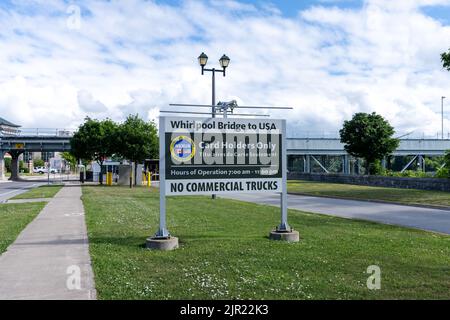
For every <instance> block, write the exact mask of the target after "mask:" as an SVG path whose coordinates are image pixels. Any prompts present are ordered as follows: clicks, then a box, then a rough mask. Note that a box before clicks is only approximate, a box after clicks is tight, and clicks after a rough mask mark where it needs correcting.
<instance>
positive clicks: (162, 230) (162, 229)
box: [156, 119, 170, 239]
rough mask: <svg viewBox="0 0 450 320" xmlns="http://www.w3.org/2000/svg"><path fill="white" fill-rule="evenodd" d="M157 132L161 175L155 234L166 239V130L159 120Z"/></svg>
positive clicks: (167, 233) (163, 123) (167, 234)
mask: <svg viewBox="0 0 450 320" xmlns="http://www.w3.org/2000/svg"><path fill="white" fill-rule="evenodd" d="M159 132H160V139H159V154H160V155H161V157H160V159H159V172H161V173H162V174H161V175H160V180H159V229H158V232H157V233H156V238H162V239H166V238H169V237H170V234H169V231H167V227H166V175H165V172H166V155H165V148H166V137H165V134H164V132H166V130H165V121H163V120H162V121H161V119H160V121H159Z"/></svg>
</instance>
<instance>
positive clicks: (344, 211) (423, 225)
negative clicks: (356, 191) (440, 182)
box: [226, 194, 450, 234]
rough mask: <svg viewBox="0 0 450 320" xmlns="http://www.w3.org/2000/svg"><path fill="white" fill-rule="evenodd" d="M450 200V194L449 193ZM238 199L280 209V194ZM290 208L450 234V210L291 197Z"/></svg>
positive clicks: (241, 196) (289, 197)
mask: <svg viewBox="0 0 450 320" xmlns="http://www.w3.org/2000/svg"><path fill="white" fill-rule="evenodd" d="M449 197H450V194H449ZM226 198H232V199H235V200H241V201H247V202H254V203H258V204H266V205H273V206H279V205H280V196H279V195H277V194H234V195H230V196H226ZM288 207H289V209H297V210H301V211H306V212H313V213H320V214H326V215H332V216H338V217H343V218H351V219H360V220H367V221H374V222H379V223H384V224H391V225H399V226H404V227H410V228H416V229H422V230H427V231H434V232H439V233H445V234H450V210H444V209H432V208H423V207H413V206H405V205H397V204H388V203H375V202H368V201H357V200H343V199H332V198H318V197H311V196H300V195H292V194H290V195H288Z"/></svg>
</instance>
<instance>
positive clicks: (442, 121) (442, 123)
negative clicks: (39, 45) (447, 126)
mask: <svg viewBox="0 0 450 320" xmlns="http://www.w3.org/2000/svg"><path fill="white" fill-rule="evenodd" d="M444 99H445V97H444V96H442V97H441V126H442V140H444Z"/></svg>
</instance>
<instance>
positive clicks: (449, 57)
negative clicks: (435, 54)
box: [441, 49, 450, 71]
mask: <svg viewBox="0 0 450 320" xmlns="http://www.w3.org/2000/svg"><path fill="white" fill-rule="evenodd" d="M441 61H442V65H443V67H444V68H445V69H447V70H448V71H450V49H449V50H448V52H444V53H443V54H441Z"/></svg>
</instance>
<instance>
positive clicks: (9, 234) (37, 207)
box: [0, 202, 45, 254]
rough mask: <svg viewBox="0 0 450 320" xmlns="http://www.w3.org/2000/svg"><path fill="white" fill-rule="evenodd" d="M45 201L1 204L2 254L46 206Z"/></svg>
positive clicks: (0, 251)
mask: <svg viewBox="0 0 450 320" xmlns="http://www.w3.org/2000/svg"><path fill="white" fill-rule="evenodd" d="M44 206H45V203H44V202H38V203H20V204H0V254H1V253H3V252H5V251H6V249H7V248H8V246H9V245H10V244H11V243H13V242H14V241H15V240H16V238H17V236H18V235H19V234H20V232H21V231H22V230H23V229H24V228H25V227H26V226H27V225H28V224H29V223H30V222H31V221H33V219H34V218H35V217H36V216H37V215H38V213H39V212H40V211H41V210H42V209H43V208H44Z"/></svg>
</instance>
